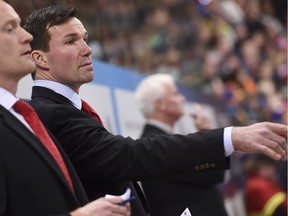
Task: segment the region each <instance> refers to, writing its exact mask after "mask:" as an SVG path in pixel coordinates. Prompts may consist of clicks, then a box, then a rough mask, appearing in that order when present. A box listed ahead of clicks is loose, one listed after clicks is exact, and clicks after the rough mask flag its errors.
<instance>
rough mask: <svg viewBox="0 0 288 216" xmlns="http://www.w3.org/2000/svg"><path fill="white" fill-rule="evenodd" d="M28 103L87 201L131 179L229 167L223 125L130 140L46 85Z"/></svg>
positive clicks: (117, 189) (36, 89) (118, 190)
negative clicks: (65, 157) (54, 141)
mask: <svg viewBox="0 0 288 216" xmlns="http://www.w3.org/2000/svg"><path fill="white" fill-rule="evenodd" d="M30 104H31V105H32V106H33V107H34V108H35V110H36V112H37V113H38V115H39V117H40V118H41V120H42V122H43V123H44V124H45V125H46V127H47V128H49V130H50V131H51V132H52V133H53V134H54V136H55V137H56V138H57V139H58V140H59V142H60V143H61V145H62V147H63V148H64V149H65V151H66V152H67V154H68V156H69V158H70V159H71V161H72V163H73V165H74V167H75V168H76V170H77V172H78V174H79V176H80V179H81V181H82V183H83V185H84V187H85V189H86V192H87V193H88V196H89V197H90V199H95V198H98V197H100V196H103V195H105V194H107V193H109V194H122V193H124V192H125V190H126V187H127V184H129V182H128V181H131V180H132V181H137V180H138V181H139V180H145V179H151V178H155V177H163V176H172V175H177V174H183V173H191V172H195V171H198V170H201V169H209V170H219V169H226V168H228V167H229V158H226V157H224V147H223V129H216V130H213V131H212V132H200V133H195V134H190V135H187V136H183V135H175V136H169V135H161V136H159V137H158V138H157V139H154V138H147V139H141V140H133V139H131V138H129V137H128V138H124V137H122V136H115V135H112V134H111V133H109V132H108V131H107V130H106V129H105V128H104V127H102V126H101V125H100V124H99V123H98V122H97V121H95V120H94V119H93V118H92V117H91V116H90V115H88V114H87V113H85V112H83V111H81V110H78V109H77V108H75V107H74V106H73V104H72V103H71V102H70V101H69V100H68V99H67V98H65V97H63V96H62V95H60V94H57V93H55V92H54V91H52V90H50V89H47V88H43V87H33V90H32V100H31V102H30ZM187 143H189V145H188V144H187ZM132 203H133V202H132ZM132 212H134V209H133V206H132ZM135 215H137V214H135ZM139 215H141V213H139Z"/></svg>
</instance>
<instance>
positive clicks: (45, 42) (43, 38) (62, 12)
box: [24, 5, 77, 52]
mask: <svg viewBox="0 0 288 216" xmlns="http://www.w3.org/2000/svg"><path fill="white" fill-rule="evenodd" d="M76 16H77V8H76V7H74V6H71V5H51V6H48V7H46V8H43V9H39V10H36V11H34V12H33V13H32V14H31V15H29V16H28V18H27V20H26V22H25V24H24V28H25V29H26V31H28V32H29V33H30V34H31V35H32V36H33V41H32V42H31V48H32V50H35V49H38V50H42V51H45V52H47V51H49V41H50V35H49V34H48V29H49V28H50V27H52V26H56V25H60V24H62V23H65V22H66V21H67V20H69V19H70V18H73V17H76Z"/></svg>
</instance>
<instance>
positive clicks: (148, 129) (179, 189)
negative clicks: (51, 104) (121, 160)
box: [141, 124, 227, 216]
mask: <svg viewBox="0 0 288 216" xmlns="http://www.w3.org/2000/svg"><path fill="white" fill-rule="evenodd" d="M165 133H166V132H165V131H163V130H161V129H160V128H158V127H156V126H154V125H149V124H146V125H145V126H144V129H143V133H142V135H141V137H155V136H156V135H158V134H165ZM223 180H224V171H220V170H219V171H207V172H202V173H192V174H186V175H181V176H177V177H170V178H161V179H154V180H147V181H143V182H142V186H143V190H144V193H145V195H146V198H147V200H148V202H149V205H150V208H151V212H152V215H153V216H154V215H155V216H158V215H165V216H175V215H176V216H180V215H181V214H182V212H183V211H184V210H185V209H186V208H187V207H188V208H189V210H190V212H191V214H192V215H193V216H212V215H217V216H227V213H226V211H225V207H224V202H223V198H222V195H221V193H220V191H219V190H218V189H217V187H216V184H219V183H221V182H222V181H223Z"/></svg>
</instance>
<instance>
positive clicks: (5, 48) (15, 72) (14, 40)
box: [0, 1, 35, 81]
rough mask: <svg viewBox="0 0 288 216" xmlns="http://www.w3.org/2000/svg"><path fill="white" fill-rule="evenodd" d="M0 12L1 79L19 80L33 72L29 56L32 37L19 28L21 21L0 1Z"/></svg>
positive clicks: (12, 10) (9, 7) (7, 5)
mask: <svg viewBox="0 0 288 216" xmlns="http://www.w3.org/2000/svg"><path fill="white" fill-rule="evenodd" d="M0 11H1V13H0V44H1V49H0V65H1V67H0V75H1V79H2V80H5V79H6V78H9V80H10V79H11V77H13V78H15V79H20V78H22V77H23V76H25V75H26V74H29V73H31V72H33V71H34V70H35V64H34V63H33V61H32V58H31V55H30V53H31V47H30V42H31V41H32V39H33V37H32V36H31V35H30V34H29V33H28V32H26V31H25V30H24V29H23V28H22V27H21V26H20V21H21V20H20V18H19V16H18V14H17V13H16V12H15V10H14V9H13V8H12V7H11V6H10V5H9V4H7V3H6V2H4V1H0ZM17 81H18V80H17Z"/></svg>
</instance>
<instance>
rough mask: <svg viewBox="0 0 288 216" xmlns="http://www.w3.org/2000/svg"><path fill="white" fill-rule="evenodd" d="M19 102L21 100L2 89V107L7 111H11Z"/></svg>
mask: <svg viewBox="0 0 288 216" xmlns="http://www.w3.org/2000/svg"><path fill="white" fill-rule="evenodd" d="M18 100H19V99H18V98H17V97H16V96H15V95H13V94H12V93H11V92H9V91H7V90H6V89H4V88H1V87H0V105H1V106H3V107H4V108H5V109H7V110H10V109H11V108H12V106H13V105H14V104H15V103H16V101H18Z"/></svg>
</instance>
